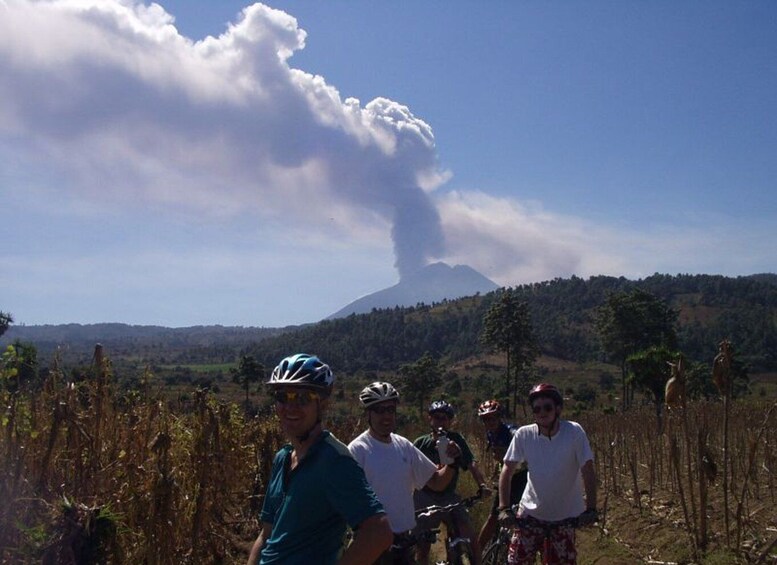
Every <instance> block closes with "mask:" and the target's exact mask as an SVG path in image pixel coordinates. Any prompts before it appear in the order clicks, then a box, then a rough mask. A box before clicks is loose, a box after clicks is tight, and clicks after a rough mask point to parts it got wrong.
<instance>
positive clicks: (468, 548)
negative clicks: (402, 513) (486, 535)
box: [415, 492, 483, 565]
mask: <svg viewBox="0 0 777 565" xmlns="http://www.w3.org/2000/svg"><path fill="white" fill-rule="evenodd" d="M482 499H483V493H482V492H478V494H476V495H474V496H470V497H468V498H463V499H461V500H460V501H459V502H455V503H453V504H448V505H447V506H437V505H433V506H427V507H426V508H420V509H419V510H416V513H415V515H416V518H427V517H430V516H434V515H435V514H441V513H442V514H450V512H451V511H453V510H455V509H456V508H459V507H463V508H467V509H469V508H472V506H473V505H474V504H475V503H477V502H480V501H481V500H482ZM445 530H446V532H445V561H438V562H436V563H435V565H470V564H471V563H473V562H474V558H473V552H472V540H470V539H469V538H466V537H462V536H461V533H460V532H459V528H458V524H456V521H455V520H452V519H450V520H445ZM438 531H439V530H438Z"/></svg>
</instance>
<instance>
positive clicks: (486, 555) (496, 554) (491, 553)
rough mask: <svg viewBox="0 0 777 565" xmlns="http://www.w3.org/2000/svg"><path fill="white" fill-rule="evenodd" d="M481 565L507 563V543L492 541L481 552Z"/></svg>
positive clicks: (502, 564) (503, 564) (501, 564)
mask: <svg viewBox="0 0 777 565" xmlns="http://www.w3.org/2000/svg"><path fill="white" fill-rule="evenodd" d="M480 562H481V563H482V565H505V563H507V544H506V543H502V542H500V541H492V542H491V543H490V544H489V545H488V547H486V549H485V551H484V552H483V558H482V559H481V561H480Z"/></svg>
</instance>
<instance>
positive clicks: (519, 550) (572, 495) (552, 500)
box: [499, 383, 598, 565]
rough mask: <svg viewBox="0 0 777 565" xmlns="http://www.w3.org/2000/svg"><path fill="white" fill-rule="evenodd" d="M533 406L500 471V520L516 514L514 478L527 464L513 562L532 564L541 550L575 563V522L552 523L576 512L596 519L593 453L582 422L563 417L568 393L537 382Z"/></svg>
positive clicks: (585, 520)
mask: <svg viewBox="0 0 777 565" xmlns="http://www.w3.org/2000/svg"><path fill="white" fill-rule="evenodd" d="M529 405H530V406H531V409H532V412H533V413H534V419H535V423H534V424H531V425H528V426H522V427H521V428H519V429H518V431H517V432H516V433H515V435H514V436H513V440H512V442H511V443H510V447H509V448H508V449H507V453H506V454H505V458H504V466H503V467H502V472H501V474H500V476H499V521H500V523H502V524H503V525H509V524H513V523H515V518H516V515H515V514H514V513H513V511H512V509H511V507H510V480H511V478H512V476H513V472H514V471H515V469H516V468H517V467H518V465H519V464H521V463H523V462H525V463H527V464H528V467H529V477H528V482H527V484H526V489H525V490H524V491H523V496H522V497H521V502H520V503H519V505H518V512H517V516H518V518H520V520H519V521H518V524H517V525H516V527H515V530H514V532H513V537H512V540H511V541H510V550H509V553H508V563H509V564H510V565H529V564H533V563H534V560H535V556H536V554H537V552H538V551H542V552H543V554H544V562H547V563H554V564H558V565H574V564H575V563H577V550H576V549H575V529H574V526H573V525H572V524H560V525H559V524H556V525H554V524H553V523H554V522H560V521H562V520H566V519H567V518H575V517H577V518H578V525H581V526H584V525H588V524H593V523H594V522H596V521H597V519H598V514H597V511H596V474H595V471H594V463H593V453H592V451H591V446H590V444H589V443H588V437H587V436H586V434H585V431H584V430H583V428H582V427H581V426H580V424H578V423H576V422H570V421H568V420H562V419H561V409H562V407H563V398H562V396H561V393H560V392H559V391H558V389H557V388H556V387H555V386H553V385H550V384H545V383H542V384H538V385H537V386H535V387H534V388H533V389H532V390H531V392H530V393H529ZM581 477H582V480H581ZM583 491H585V498H583ZM546 541H547V543H545V542H546Z"/></svg>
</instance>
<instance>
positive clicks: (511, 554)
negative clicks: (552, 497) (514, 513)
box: [507, 519, 577, 565]
mask: <svg viewBox="0 0 777 565" xmlns="http://www.w3.org/2000/svg"><path fill="white" fill-rule="evenodd" d="M527 522H528V523H526V524H521V525H520V526H516V528H515V531H514V532H513V537H512V539H511V540H510V548H509V550H508V553H507V563H508V565H534V559H535V556H536V555H537V552H538V551H541V552H542V563H543V564H546V565H576V563H577V550H576V549H575V528H573V527H572V526H571V525H558V526H556V525H554V526H551V525H549V523H547V522H542V521H541V520H534V519H529V520H528V521H527Z"/></svg>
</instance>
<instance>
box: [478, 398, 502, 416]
mask: <svg viewBox="0 0 777 565" xmlns="http://www.w3.org/2000/svg"><path fill="white" fill-rule="evenodd" d="M501 409H502V407H501V406H499V402H497V401H496V400H486V401H484V402H482V403H481V404H480V406H478V416H488V415H489V414H497V415H498V414H499V411H500V410H501Z"/></svg>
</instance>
